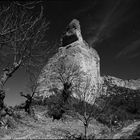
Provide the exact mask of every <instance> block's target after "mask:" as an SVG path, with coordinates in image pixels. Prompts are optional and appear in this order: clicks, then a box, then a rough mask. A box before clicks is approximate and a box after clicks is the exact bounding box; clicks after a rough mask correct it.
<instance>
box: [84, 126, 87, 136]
mask: <svg viewBox="0 0 140 140" xmlns="http://www.w3.org/2000/svg"><path fill="white" fill-rule="evenodd" d="M84 127H85V136H84V138H85V139H86V138H87V124H84Z"/></svg>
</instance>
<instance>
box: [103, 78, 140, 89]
mask: <svg viewBox="0 0 140 140" xmlns="http://www.w3.org/2000/svg"><path fill="white" fill-rule="evenodd" d="M101 79H102V82H103V83H104V81H108V83H109V84H110V85H116V86H118V87H125V88H129V89H133V90H138V89H140V80H123V79H120V78H116V77H113V76H103V77H101Z"/></svg>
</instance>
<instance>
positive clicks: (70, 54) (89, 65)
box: [37, 19, 140, 102]
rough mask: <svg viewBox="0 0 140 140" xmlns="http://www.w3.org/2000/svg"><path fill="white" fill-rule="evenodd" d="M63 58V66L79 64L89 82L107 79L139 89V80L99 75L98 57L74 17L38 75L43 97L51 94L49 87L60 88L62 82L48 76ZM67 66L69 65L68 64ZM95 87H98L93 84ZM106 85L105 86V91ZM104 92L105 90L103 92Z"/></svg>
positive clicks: (95, 83) (90, 98)
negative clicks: (52, 54)
mask: <svg viewBox="0 0 140 140" xmlns="http://www.w3.org/2000/svg"><path fill="white" fill-rule="evenodd" d="M62 60H63V63H64V66H65V67H67V66H68V65H69V64H71V63H74V64H76V65H77V66H79V68H80V71H83V72H85V73H86V74H87V75H88V76H89V77H90V78H91V84H94V85H97V84H98V83H102V84H104V82H105V81H107V82H108V83H109V84H110V85H117V86H118V87H125V88H130V89H134V90H137V89H140V80H122V79H120V78H116V77H113V76H103V77H101V76H100V58H99V55H98V53H97V52H96V50H95V49H93V48H91V47H90V46H89V45H88V44H87V43H86V42H85V41H84V40H83V37H82V34H81V29H80V24H79V21H78V20H76V19H74V20H72V21H71V22H70V24H69V25H68V27H67V29H66V32H65V34H64V35H63V36H62V38H61V46H60V48H59V49H58V52H57V53H56V54H55V55H54V56H53V57H52V58H50V59H49V61H48V63H47V64H46V66H45V67H44V68H43V69H42V72H41V74H40V76H39V79H38V83H39V87H38V91H39V92H38V94H37V96H42V97H43V98H45V97H48V96H50V95H51V94H53V93H52V92H50V87H53V86H55V88H58V89H62V88H63V83H62V82H60V81H59V80H55V81H53V82H52V81H51V80H50V79H51V78H50V77H51V75H53V74H54V73H55V74H56V72H54V71H53V69H54V67H57V66H58V63H59V62H60V61H62ZM68 67H69V66H68ZM95 88H96V89H97V88H98V87H97V86H95ZM106 89H107V87H105V91H106ZM105 93H106V92H105ZM88 100H90V101H89V102H91V100H92V95H89V97H88Z"/></svg>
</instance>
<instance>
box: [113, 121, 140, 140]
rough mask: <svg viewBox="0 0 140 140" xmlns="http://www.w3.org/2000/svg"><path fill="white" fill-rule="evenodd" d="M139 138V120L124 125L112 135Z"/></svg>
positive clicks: (120, 137) (114, 137) (118, 137)
mask: <svg viewBox="0 0 140 140" xmlns="http://www.w3.org/2000/svg"><path fill="white" fill-rule="evenodd" d="M139 138H140V122H139V121H136V122H133V123H132V124H130V125H128V126H127V127H124V128H123V129H122V130H121V131H120V132H118V133H117V134H115V135H114V136H113V139H139Z"/></svg>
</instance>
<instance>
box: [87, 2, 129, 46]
mask: <svg viewBox="0 0 140 140" xmlns="http://www.w3.org/2000/svg"><path fill="white" fill-rule="evenodd" d="M121 2H122V1H121V0H118V1H115V3H113V6H112V8H111V9H110V10H108V11H107V12H106V14H105V16H104V17H102V16H101V17H100V18H101V19H102V20H101V22H100V23H97V24H98V26H97V28H96V29H95V28H93V27H90V28H89V30H90V32H91V31H93V32H94V34H93V35H91V36H89V38H88V43H89V44H90V45H92V46H95V44H96V43H97V42H99V41H101V40H103V39H104V38H106V37H109V36H110V33H111V31H112V30H113V29H115V28H117V27H118V26H119V25H120V24H121V23H123V22H124V21H126V20H127V19H129V18H130V16H131V15H127V16H124V14H125V12H126V11H127V9H128V8H129V6H128V5H130V4H129V3H127V4H128V5H127V8H125V7H123V6H122V5H123V4H121ZM92 29H94V30H92Z"/></svg>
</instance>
